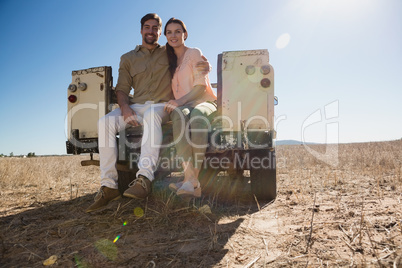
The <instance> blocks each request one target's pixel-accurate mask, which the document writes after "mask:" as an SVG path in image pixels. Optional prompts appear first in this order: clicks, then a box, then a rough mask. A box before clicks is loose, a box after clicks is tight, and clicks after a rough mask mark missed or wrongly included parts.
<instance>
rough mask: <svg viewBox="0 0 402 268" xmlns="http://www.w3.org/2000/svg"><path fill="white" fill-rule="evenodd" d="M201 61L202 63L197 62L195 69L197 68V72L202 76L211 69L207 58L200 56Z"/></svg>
mask: <svg viewBox="0 0 402 268" xmlns="http://www.w3.org/2000/svg"><path fill="white" fill-rule="evenodd" d="M202 59H203V60H204V61H199V62H197V64H196V65H195V67H196V68H197V71H199V72H201V73H202V74H208V73H209V72H210V71H211V69H212V67H211V65H209V62H208V60H207V58H205V57H204V56H202Z"/></svg>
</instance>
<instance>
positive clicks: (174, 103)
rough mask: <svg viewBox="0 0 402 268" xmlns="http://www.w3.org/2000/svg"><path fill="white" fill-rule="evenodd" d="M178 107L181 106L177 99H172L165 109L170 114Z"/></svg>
mask: <svg viewBox="0 0 402 268" xmlns="http://www.w3.org/2000/svg"><path fill="white" fill-rule="evenodd" d="M177 107H179V103H178V102H177V101H176V100H170V101H168V102H167V103H166V105H165V107H164V108H163V109H164V110H165V111H166V112H168V113H169V114H170V113H171V112H172V111H173V110H174V109H175V108H177Z"/></svg>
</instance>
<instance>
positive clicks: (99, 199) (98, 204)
mask: <svg viewBox="0 0 402 268" xmlns="http://www.w3.org/2000/svg"><path fill="white" fill-rule="evenodd" d="M120 197H121V196H120V192H119V190H117V189H112V188H109V187H106V186H102V187H101V188H100V189H99V192H98V193H97V194H96V196H95V198H94V200H95V202H94V203H93V204H92V205H91V206H90V207H89V208H87V210H86V211H85V212H87V213H88V212H92V211H95V210H98V209H101V208H104V207H106V206H107V204H109V202H110V201H112V200H117V199H119V198H120Z"/></svg>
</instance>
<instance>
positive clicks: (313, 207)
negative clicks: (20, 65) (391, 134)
mask: <svg viewBox="0 0 402 268" xmlns="http://www.w3.org/2000/svg"><path fill="white" fill-rule="evenodd" d="M311 148H312V149H314V150H316V151H318V152H320V153H325V150H326V148H325V146H322V145H315V146H312V147H311ZM338 152H339V158H338V161H339V163H338V165H337V166H336V167H334V166H331V165H328V164H325V163H324V162H322V161H320V160H318V159H317V158H315V157H313V156H312V155H311V154H309V153H308V152H307V151H306V149H305V148H304V147H303V146H279V147H278V148H277V164H278V170H277V172H278V198H277V200H276V201H275V202H274V203H273V204H263V203H260V202H259V201H258V200H254V199H251V203H249V202H243V201H242V202H240V201H239V193H238V194H237V196H234V197H233V202H225V203H223V202H220V200H219V196H218V195H217V196H214V197H213V198H209V199H208V198H205V199H203V200H200V201H196V202H190V203H188V202H182V201H180V200H178V199H177V198H175V197H174V195H172V194H170V192H168V191H166V190H165V189H164V188H165V187H164V186H166V183H163V182H159V183H156V184H155V187H154V188H155V191H154V193H153V195H152V197H151V198H149V199H147V200H146V201H136V200H129V199H121V200H120V201H117V202H114V203H113V204H111V205H110V206H109V207H108V208H107V209H106V210H104V211H101V212H99V213H94V214H91V215H88V214H85V213H84V212H83V210H84V209H85V208H86V207H87V206H88V205H89V204H90V203H91V200H92V197H93V193H94V192H96V190H97V189H98V186H99V169H98V168H97V167H81V166H80V160H82V159H87V158H88V156H69V157H37V158H26V159H21V158H2V159H0V217H1V218H0V230H1V231H0V239H1V242H0V266H2V267H21V266H23V267H42V266H43V264H42V262H43V261H44V260H45V259H47V258H48V257H50V256H51V255H56V256H57V262H56V263H55V264H54V266H59V267H65V266H69V267H71V266H78V267H153V264H155V265H156V267H283V266H295V267H307V266H309V267H321V266H330V267H333V266H340V267H344V266H351V267H364V266H368V267H371V266H380V267H400V266H401V265H402V260H401V257H402V205H401V198H402V194H401V193H402V176H401V173H402V141H392V142H377V143H361V144H340V145H339V147H338ZM173 179H174V178H173ZM204 205H208V206H209V208H211V209H212V214H210V213H207V212H205V211H204V210H202V209H201V207H202V206H204ZM205 208H206V207H204V209H205ZM117 237H119V239H118V240H116V241H114V240H115V239H116V238H117ZM113 241H114V242H113Z"/></svg>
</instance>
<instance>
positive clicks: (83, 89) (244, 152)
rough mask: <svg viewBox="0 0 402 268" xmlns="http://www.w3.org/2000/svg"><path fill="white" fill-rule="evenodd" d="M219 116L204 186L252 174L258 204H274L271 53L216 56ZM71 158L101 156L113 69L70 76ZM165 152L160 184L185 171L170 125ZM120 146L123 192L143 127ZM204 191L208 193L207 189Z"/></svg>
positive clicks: (124, 136)
mask: <svg viewBox="0 0 402 268" xmlns="http://www.w3.org/2000/svg"><path fill="white" fill-rule="evenodd" d="M217 72H218V73H217V79H218V81H217V83H216V84H214V85H213V86H214V87H216V89H217V97H218V114H217V116H216V117H215V120H214V121H213V123H212V126H211V130H210V132H209V146H208V148H207V152H206V156H205V160H204V164H203V170H202V171H201V172H200V178H199V179H200V181H201V183H202V184H204V186H206V185H209V186H210V187H211V185H212V187H213V184H214V181H213V176H211V174H217V172H219V171H222V170H224V171H226V172H227V173H228V174H229V176H230V178H233V179H238V178H242V177H243V176H244V175H245V174H249V178H248V179H250V183H251V191H252V192H253V194H254V195H255V196H256V197H257V198H258V200H265V201H269V200H274V199H275V198H276V159H275V147H274V142H273V140H274V139H275V136H276V132H275V130H274V105H276V104H277V99H276V97H275V96H274V69H273V68H272V66H271V65H270V64H269V53H268V50H266V49H262V50H246V51H228V52H223V53H221V54H219V55H218V68H217ZM67 93H68V118H67V120H68V141H67V142H66V146H67V153H68V154H81V153H90V156H91V159H90V160H87V161H82V165H90V164H95V165H99V161H97V160H93V153H98V131H97V122H98V120H99V118H101V117H102V116H104V115H105V114H106V113H108V112H110V111H111V110H113V109H114V108H116V107H117V104H116V98H115V94H114V88H113V78H112V70H111V67H107V66H104V67H96V68H89V69H85V70H78V71H73V72H72V83H71V84H70V85H69V87H68V90H67ZM163 133H164V138H163V146H162V148H161V151H160V160H161V161H160V163H159V164H158V170H157V172H156V174H155V177H156V178H160V177H164V176H166V175H168V174H169V173H171V172H177V171H181V166H180V165H179V164H178V163H177V161H176V160H177V158H176V155H175V147H174V144H173V143H172V141H173V136H172V130H171V124H170V123H167V124H165V125H163ZM116 139H118V145H119V159H118V163H117V169H118V172H119V190H120V191H121V192H123V191H124V190H125V189H127V187H128V184H129V183H130V182H131V180H132V179H133V178H134V177H135V173H136V172H137V170H138V168H137V162H136V160H137V159H138V156H139V153H140V145H141V139H142V126H140V127H130V128H128V129H126V130H124V131H122V132H121V133H119V134H118V135H117V136H116ZM203 189H204V188H203Z"/></svg>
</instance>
